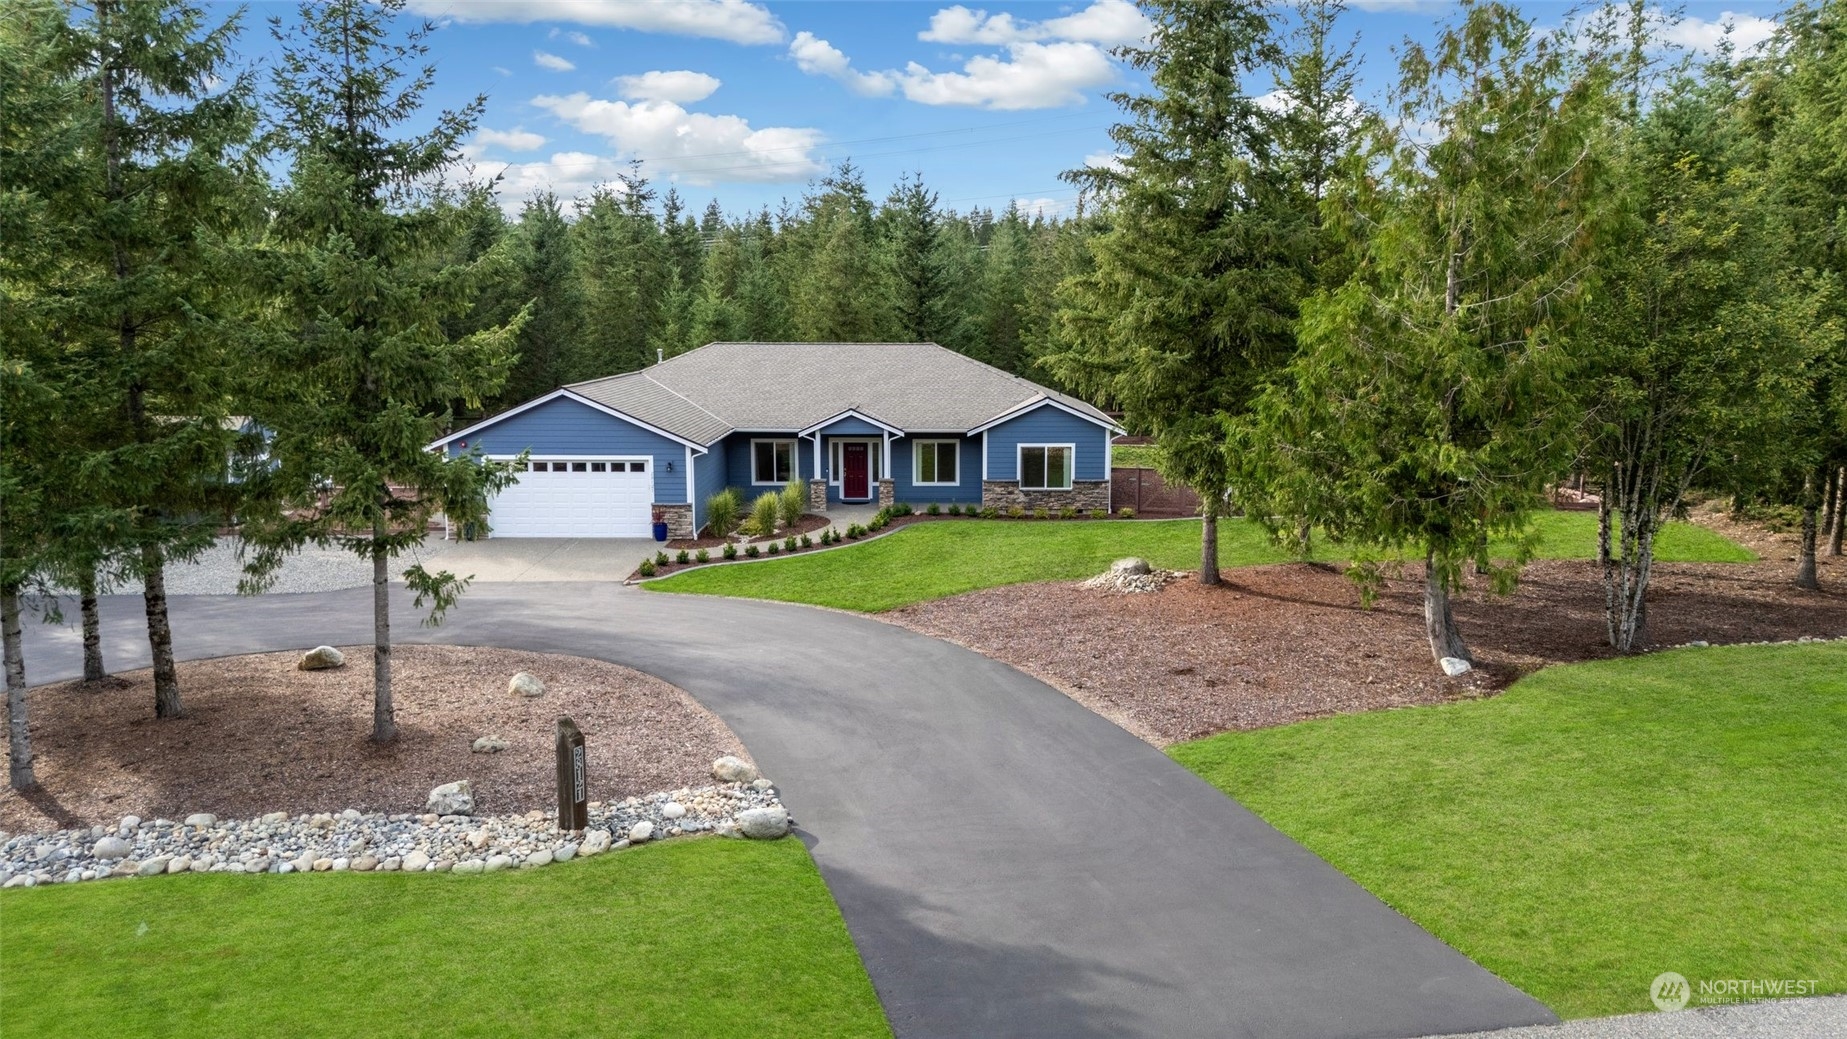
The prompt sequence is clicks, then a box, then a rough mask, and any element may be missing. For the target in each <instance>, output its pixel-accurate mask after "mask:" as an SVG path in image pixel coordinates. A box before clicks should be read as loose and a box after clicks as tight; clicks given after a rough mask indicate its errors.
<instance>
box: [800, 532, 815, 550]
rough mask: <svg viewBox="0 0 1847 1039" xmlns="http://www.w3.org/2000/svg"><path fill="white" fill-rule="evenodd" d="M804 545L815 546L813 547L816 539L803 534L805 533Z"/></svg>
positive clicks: (803, 536)
mask: <svg viewBox="0 0 1847 1039" xmlns="http://www.w3.org/2000/svg"><path fill="white" fill-rule="evenodd" d="M802 547H803V548H813V547H814V539H813V538H811V537H809V536H808V535H806V534H803V535H802Z"/></svg>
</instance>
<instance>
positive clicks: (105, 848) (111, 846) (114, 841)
mask: <svg viewBox="0 0 1847 1039" xmlns="http://www.w3.org/2000/svg"><path fill="white" fill-rule="evenodd" d="M133 850H134V846H133V845H131V844H129V843H128V842H127V841H125V840H123V839H122V838H120V837H104V838H102V839H101V840H99V841H97V842H96V847H94V848H92V849H90V854H91V855H94V856H95V857H97V858H99V859H121V858H127V857H128V853H129V852H131V851H133Z"/></svg>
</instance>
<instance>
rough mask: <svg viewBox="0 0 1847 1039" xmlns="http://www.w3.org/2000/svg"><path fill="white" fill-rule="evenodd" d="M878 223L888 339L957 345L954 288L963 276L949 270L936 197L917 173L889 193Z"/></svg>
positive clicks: (960, 317)
mask: <svg viewBox="0 0 1847 1039" xmlns="http://www.w3.org/2000/svg"><path fill="white" fill-rule="evenodd" d="M879 224H880V228H881V231H882V238H883V242H882V245H883V253H884V261H885V277H886V278H887V279H888V283H889V284H890V285H891V293H892V296H891V310H892V320H893V325H892V333H891V338H893V339H895V340H897V341H899V342H907V343H937V344H940V345H944V346H951V347H953V346H958V345H960V344H961V343H962V341H963V339H964V336H963V331H962V323H963V320H964V319H963V315H962V313H961V309H960V301H959V300H958V298H957V295H956V293H955V288H956V285H957V283H958V280H960V279H962V278H965V277H966V276H965V275H964V274H963V272H961V271H958V270H955V269H953V268H952V266H951V262H950V261H951V257H950V255H949V252H948V245H949V243H948V241H947V240H946V236H945V235H944V232H943V227H942V220H941V217H940V216H939V215H938V213H937V195H936V192H934V191H931V190H930V189H929V188H927V187H925V186H924V182H923V176H922V175H921V174H917V175H913V176H907V177H904V178H902V179H900V180H899V181H898V183H897V185H896V186H895V187H893V188H892V190H891V194H890V195H889V196H887V197H886V199H885V206H884V208H883V209H882V210H880V212H879ZM964 283H965V282H964Z"/></svg>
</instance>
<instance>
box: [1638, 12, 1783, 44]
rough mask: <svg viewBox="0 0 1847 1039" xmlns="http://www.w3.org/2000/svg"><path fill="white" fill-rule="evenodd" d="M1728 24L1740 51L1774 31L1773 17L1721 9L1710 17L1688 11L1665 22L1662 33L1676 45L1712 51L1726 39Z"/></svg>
mask: <svg viewBox="0 0 1847 1039" xmlns="http://www.w3.org/2000/svg"><path fill="white" fill-rule="evenodd" d="M1657 14H1658V12H1657ZM1727 27H1729V28H1730V29H1731V40H1732V46H1734V47H1736V48H1738V50H1739V51H1741V52H1742V51H1748V50H1750V49H1751V48H1753V47H1756V46H1757V45H1759V44H1761V43H1763V42H1764V41H1765V40H1768V39H1769V38H1770V37H1772V36H1774V35H1776V21H1775V20H1774V19H1770V18H1760V17H1758V16H1757V15H1754V14H1735V13H1733V12H1731V11H1721V12H1720V13H1719V16H1718V17H1717V18H1713V19H1710V20H1708V19H1705V18H1699V17H1695V16H1692V15H1689V16H1687V17H1685V18H1683V19H1682V20H1680V21H1679V22H1676V23H1675V24H1673V25H1670V26H1667V27H1666V28H1665V29H1664V30H1663V32H1662V36H1663V38H1664V39H1666V40H1667V42H1669V43H1671V44H1674V45H1676V46H1680V47H1685V48H1687V49H1689V50H1695V51H1702V52H1711V51H1715V50H1718V48H1719V42H1720V41H1721V40H1723V39H1725V33H1726V29H1727Z"/></svg>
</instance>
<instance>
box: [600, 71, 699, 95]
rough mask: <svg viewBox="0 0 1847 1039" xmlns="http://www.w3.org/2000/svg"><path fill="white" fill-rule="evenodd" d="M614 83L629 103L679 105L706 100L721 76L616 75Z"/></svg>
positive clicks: (657, 73) (691, 73) (691, 74)
mask: <svg viewBox="0 0 1847 1039" xmlns="http://www.w3.org/2000/svg"><path fill="white" fill-rule="evenodd" d="M612 82H614V83H615V84H616V89H618V90H620V91H621V92H622V96H623V97H626V98H628V99H629V100H630V101H676V102H679V103H680V104H690V103H692V102H694V101H704V100H705V99H706V98H708V97H711V96H712V92H713V91H715V90H717V89H718V87H719V80H718V77H716V76H708V75H706V74H705V73H703V72H693V71H691V70H689V69H679V70H677V71H674V72H643V73H642V74H641V75H639V76H617V77H616V78H615V79H614V80H613V81H612Z"/></svg>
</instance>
